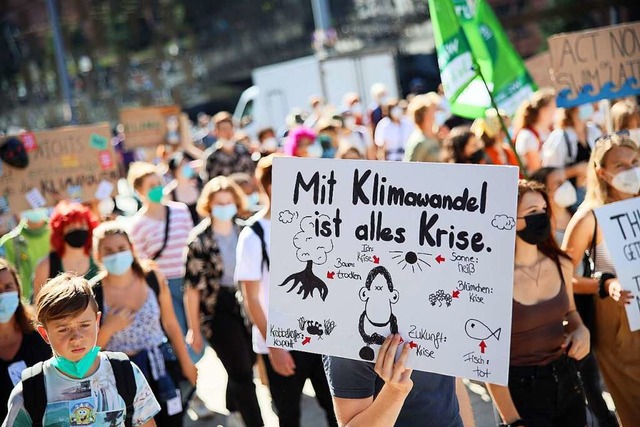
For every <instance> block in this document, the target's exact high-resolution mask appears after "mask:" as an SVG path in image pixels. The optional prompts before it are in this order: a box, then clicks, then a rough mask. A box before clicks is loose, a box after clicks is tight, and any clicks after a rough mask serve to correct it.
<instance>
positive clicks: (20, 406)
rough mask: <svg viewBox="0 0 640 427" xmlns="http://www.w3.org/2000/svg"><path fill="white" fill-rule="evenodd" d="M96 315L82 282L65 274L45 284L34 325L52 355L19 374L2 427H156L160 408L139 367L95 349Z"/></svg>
mask: <svg viewBox="0 0 640 427" xmlns="http://www.w3.org/2000/svg"><path fill="white" fill-rule="evenodd" d="M100 316H101V313H100V312H98V306H97V303H96V300H95V298H94V296H93V291H92V289H91V285H90V284H89V282H87V280H86V279H84V278H82V277H78V276H76V275H73V274H70V273H63V274H61V275H59V276H57V277H56V278H54V279H52V280H50V281H48V282H47V283H46V284H45V286H44V287H43V288H42V289H41V290H40V292H39V293H38V295H37V299H36V315H35V323H36V325H37V331H38V333H39V334H40V336H41V337H42V338H43V339H44V340H45V341H46V342H47V343H48V344H49V345H50V346H51V350H52V352H53V356H52V357H51V358H50V359H48V360H46V361H45V362H44V363H42V362H41V363H40V364H38V365H36V366H35V367H34V368H31V369H30V370H28V371H25V372H24V373H23V374H22V381H21V382H20V383H19V384H17V385H16V387H15V388H14V389H13V391H12V393H11V396H10V398H9V403H8V415H7V417H6V418H5V420H4V423H3V424H2V425H3V426H15V427H26V426H32V425H41V426H44V427H47V426H54V425H93V426H107V425H114V424H113V423H114V422H115V423H116V424H115V425H127V426H129V425H136V426H153V425H155V423H154V420H153V418H154V416H155V415H156V414H157V413H158V412H159V411H160V405H159V404H158V402H157V400H156V398H155V397H154V395H153V392H152V390H151V388H150V387H149V384H148V383H147V381H146V380H145V378H144V376H143V375H142V373H141V372H140V369H139V368H138V367H137V366H136V365H135V364H133V363H132V362H130V361H129V360H128V359H127V358H126V356H125V355H124V354H122V353H102V352H100V347H96V340H97V336H98V328H99V326H98V325H99V322H100ZM124 366H127V368H126V369H123V367H124ZM116 372H118V374H116ZM42 376H44V378H43V377H42ZM124 377H126V378H125V379H126V381H123V378H124ZM125 383H126V386H125ZM36 384H40V387H42V386H44V388H45V390H42V389H40V388H37V387H36ZM123 394H124V395H123ZM42 400H44V402H42ZM126 401H128V402H129V404H127V403H125V402H126Z"/></svg>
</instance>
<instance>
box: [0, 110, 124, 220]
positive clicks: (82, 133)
mask: <svg viewBox="0 0 640 427" xmlns="http://www.w3.org/2000/svg"><path fill="white" fill-rule="evenodd" d="M110 136H111V130H110V128H109V125H108V124H107V123H104V124H96V125H88V126H67V127H61V128H57V129H51V130H46V131H40V132H29V133H25V134H22V135H20V136H19V137H18V138H20V140H21V141H22V143H23V145H25V144H26V145H27V146H28V147H30V148H29V149H28V150H26V149H25V152H26V155H27V156H28V164H27V167H26V168H24V169H21V168H18V167H14V166H11V165H10V164H7V163H5V164H3V166H2V168H3V174H2V175H1V176H0V196H3V197H6V199H7V201H8V205H9V209H10V211H11V213H12V214H15V215H17V214H19V213H20V212H22V211H24V210H27V209H33V208H38V207H44V206H53V205H55V204H56V203H57V202H58V201H60V200H62V199H67V200H78V201H83V202H86V201H91V200H93V199H94V194H95V192H96V190H97V189H98V186H99V184H100V182H101V181H110V182H116V181H117V179H118V178H119V176H118V172H117V169H116V166H115V163H114V162H113V150H112V148H111V146H110V144H108V143H107V144H106V146H105V145H104V142H105V141H107V142H108V141H109V138H110ZM14 138H15V137H14ZM1 144H2V141H0V145H1ZM96 145H99V146H100V147H101V148H102V147H103V148H104V150H102V151H97V150H96ZM25 148H26V147H25Z"/></svg>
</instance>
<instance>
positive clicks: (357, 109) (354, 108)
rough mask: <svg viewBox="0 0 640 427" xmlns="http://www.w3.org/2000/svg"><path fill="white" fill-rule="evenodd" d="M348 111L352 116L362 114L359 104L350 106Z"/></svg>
mask: <svg viewBox="0 0 640 427" xmlns="http://www.w3.org/2000/svg"><path fill="white" fill-rule="evenodd" d="M350 110H351V112H352V113H353V114H362V105H360V103H359V102H356V103H354V104H352V105H351V108H350Z"/></svg>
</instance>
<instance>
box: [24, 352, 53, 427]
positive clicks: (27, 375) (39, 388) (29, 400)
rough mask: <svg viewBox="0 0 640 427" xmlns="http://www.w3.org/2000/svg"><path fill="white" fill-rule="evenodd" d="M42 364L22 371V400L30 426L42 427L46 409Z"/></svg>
mask: <svg viewBox="0 0 640 427" xmlns="http://www.w3.org/2000/svg"><path fill="white" fill-rule="evenodd" d="M42 366H43V362H38V363H36V364H35V365H33V366H31V367H29V368H27V369H25V370H24V371H22V399H23V401H24V409H25V410H26V411H27V413H28V414H29V417H30V418H31V425H33V426H34V427H42V419H43V418H44V412H45V410H46V408H47V392H46V389H45V384H44V372H43V370H42Z"/></svg>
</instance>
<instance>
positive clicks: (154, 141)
mask: <svg viewBox="0 0 640 427" xmlns="http://www.w3.org/2000/svg"><path fill="white" fill-rule="evenodd" d="M179 115H180V108H179V107H178V106H176V105H167V106H161V107H140V108H126V109H123V110H120V122H121V123H122V124H123V125H124V135H125V138H126V139H125V141H126V145H127V149H128V150H131V149H134V148H140V147H154V146H157V145H159V144H164V143H165V142H167V137H168V136H169V135H168V134H169V133H172V135H173V132H175V131H176V130H177V129H178V128H176V129H173V130H171V129H169V128H168V127H167V121H168V119H169V118H171V117H175V118H176V122H177V118H178V116H179ZM176 126H177V123H176ZM170 131H171V132H170ZM178 135H179V134H178ZM169 137H170V136H169ZM178 138H179V136H178ZM178 142H179V140H178Z"/></svg>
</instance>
